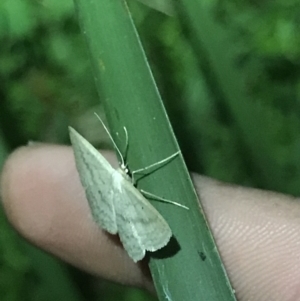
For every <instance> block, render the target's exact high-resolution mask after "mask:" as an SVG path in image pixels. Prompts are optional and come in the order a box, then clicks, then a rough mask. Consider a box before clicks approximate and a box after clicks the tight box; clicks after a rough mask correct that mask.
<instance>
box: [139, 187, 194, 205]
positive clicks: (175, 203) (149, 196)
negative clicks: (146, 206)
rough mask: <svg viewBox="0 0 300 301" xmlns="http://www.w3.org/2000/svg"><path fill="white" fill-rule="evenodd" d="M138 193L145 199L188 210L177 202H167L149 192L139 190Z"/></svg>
mask: <svg viewBox="0 0 300 301" xmlns="http://www.w3.org/2000/svg"><path fill="white" fill-rule="evenodd" d="M140 192H141V193H142V194H143V195H144V196H145V197H148V198H150V199H153V200H157V201H160V202H164V203H168V204H172V205H175V206H178V207H181V208H184V209H186V210H189V209H190V208H189V207H187V206H184V205H182V204H179V203H177V202H174V201H171V200H168V199H165V198H162V197H160V196H157V195H155V194H153V193H150V192H147V191H145V190H142V189H141V190H140Z"/></svg>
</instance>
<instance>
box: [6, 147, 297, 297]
mask: <svg viewBox="0 0 300 301" xmlns="http://www.w3.org/2000/svg"><path fill="white" fill-rule="evenodd" d="M103 155H104V156H105V157H106V158H107V159H108V160H109V161H110V162H111V163H112V164H113V165H114V166H116V160H115V157H114V156H113V155H112V153H109V152H104V153H103ZM193 180H194V184H195V186H196V189H197V191H198V194H199V195H200V197H201V202H202V204H203V206H204V209H205V212H206V214H207V217H208V220H209V223H210V226H211V229H212V231H213V234H214V237H215V239H216V242H217V245H218V247H219V250H220V253H221V256H222V258H223V261H224V263H225V266H226V269H227V271H228V274H229V277H230V279H231V282H232V285H233V287H234V289H235V291H236V295H237V297H238V300H241V301H243V300H245V301H246V300H247V301H265V300H266V301H294V300H295V301H296V300H300V260H299V257H300V202H299V199H296V198H293V197H290V196H287V195H283V194H278V193H274V192H269V191H263V190H257V189H251V188H243V187H239V186H232V185H227V184H225V183H221V182H218V181H215V180H212V179H209V178H206V177H203V176H200V175H193ZM0 191H1V197H2V201H3V205H4V208H5V211H6V214H7V216H8V219H9V221H10V222H11V224H12V225H13V226H14V227H15V228H16V230H17V231H18V232H19V233H20V234H21V235H22V236H24V237H25V238H26V239H27V240H29V241H30V242H32V243H33V244H35V245H37V246H38V247H40V248H42V249H44V250H46V251H48V252H50V253H52V254H54V255H55V256H57V257H59V258H61V259H63V260H65V261H66V262H69V263H71V264H73V265H74V266H77V267H78V268H80V269H83V270H85V271H87V272H89V273H91V274H93V275H97V276H100V277H105V278H107V279H110V280H113V281H116V282H120V283H123V284H127V285H133V286H139V287H142V288H145V289H147V290H150V291H154V288H153V284H152V281H151V278H150V276H149V273H147V267H146V265H145V264H144V263H143V262H140V263H138V264H135V263H134V262H133V261H132V260H131V259H130V258H129V257H128V255H127V254H126V252H125V251H124V250H123V248H122V246H121V244H120V243H119V242H118V241H117V240H115V239H111V236H109V235H107V233H106V232H105V231H102V230H101V229H99V228H98V227H97V225H96V224H95V223H94V222H93V221H92V219H91V216H90V212H89V208H88V204H87V202H86V200H85V195H84V191H83V188H82V186H81V184H80V181H79V177H78V173H77V171H76V168H75V163H74V157H73V153H72V149H71V148H70V147H66V146H55V145H43V144H41V145H33V146H27V147H22V148H20V149H18V150H17V151H15V152H14V153H13V154H12V155H11V156H10V157H9V158H8V160H7V162H6V164H5V166H4V169H3V172H2V176H1V189H0Z"/></svg>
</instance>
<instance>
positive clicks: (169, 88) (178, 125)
mask: <svg viewBox="0 0 300 301" xmlns="http://www.w3.org/2000/svg"><path fill="white" fill-rule="evenodd" d="M206 2H210V6H211V7H212V8H213V9H212V13H211V18H212V19H213V20H214V22H215V23H216V24H218V25H219V26H221V27H222V28H223V29H224V30H225V31H226V34H227V36H228V39H229V40H230V43H229V45H230V47H232V48H231V49H230V51H231V53H234V64H235V66H234V67H235V68H236V70H238V71H239V72H240V73H241V74H243V77H244V82H245V92H246V94H247V99H236V100H235V101H236V102H238V103H240V105H241V106H243V105H245V106H246V105H247V106H249V107H251V111H249V114H251V116H250V118H251V120H252V123H251V124H250V126H248V127H247V133H245V131H244V132H243V131H241V129H240V124H239V122H237V121H236V118H235V117H234V116H233V113H232V111H231V102H230V101H229V100H228V99H227V100H226V97H225V98H224V95H223V94H222V91H220V85H219V84H218V82H216V81H215V80H213V76H212V74H213V73H214V71H215V70H211V68H210V67H211V66H210V65H209V63H208V59H207V58H208V57H209V54H210V52H212V51H213V50H214V49H212V48H210V49H209V48H208V49H203V53H202V52H201V53H197V52H196V51H195V48H194V47H193V45H192V43H191V41H190V39H189V35H188V34H187V32H186V31H185V30H182V24H181V23H180V22H179V21H178V19H177V18H170V17H167V16H165V15H163V14H161V13H159V12H156V11H153V10H151V9H148V8H146V7H144V6H143V5H141V4H138V3H135V2H131V3H130V4H131V9H132V12H133V16H134V19H135V21H136V24H137V26H138V29H139V32H140V34H141V38H142V40H143V43H144V46H145V48H146V51H147V55H148V57H149V61H150V64H151V66H152V69H153V71H154V74H155V78H156V80H157V82H158V86H159V89H160V91H161V93H162V95H163V98H164V100H165V104H166V107H167V110H168V112H169V115H170V118H171V121H172V124H173V126H174V129H175V133H176V135H177V137H178V140H179V142H180V145H181V147H182V150H183V153H184V155H185V158H186V161H187V163H188V165H189V167H190V169H191V170H193V171H196V172H201V173H203V174H206V175H209V176H212V177H215V178H219V179H221V180H225V181H230V182H235V183H239V184H244V185H251V186H256V187H261V188H267V189H274V190H276V189H277V190H279V191H282V192H285V193H291V194H294V195H299V194H300V188H299V187H300V185H299V182H300V156H299V153H300V152H299V149H300V135H299V128H300V127H299V126H300V118H299V116H300V114H299V113H300V102H299V99H300V19H299V17H298V16H299V14H300V4H299V1H296V0H289V1H285V0H277V1H265V2H259V1H255V0H247V1H239V2H238V3H237V2H236V1H232V0H227V1H216V0H215V1H213V0H211V1H206ZM207 34H208V35H209V34H210V33H207ZM0 45H1V48H0V126H1V128H0V131H1V135H2V136H1V139H0V166H2V164H3V161H4V158H5V157H6V155H7V153H8V151H9V150H12V149H14V148H15V147H17V146H19V145H22V144H25V143H27V141H28V140H42V141H52V142H66V141H67V125H68V124H70V123H72V124H74V123H77V125H78V126H80V127H81V128H82V131H81V132H83V133H84V135H85V136H87V137H91V136H93V139H92V140H93V142H95V143H100V142H103V140H104V139H105V138H106V137H104V138H103V137H101V135H100V134H99V137H97V135H98V131H97V127H95V126H94V123H93V121H92V119H93V118H94V117H93V114H90V111H89V110H90V109H91V108H92V107H94V106H95V105H99V100H98V97H97V94H96V91H95V87H94V82H93V75H92V72H91V66H90V62H89V60H88V56H87V53H86V49H85V45H84V43H83V38H82V36H81V34H80V31H79V27H78V24H77V21H76V17H75V14H74V8H73V2H72V1H71V0H65V1H60V0H51V1H50V0H44V1H39V0H3V1H1V2H0ZM218 47H220V49H222V47H223V45H222V44H220V45H219V46H218ZM227 50H228V49H227ZM220 65H221V64H220ZM218 67H220V68H221V67H222V66H217V68H218ZM225 72H226V70H225ZM231 101H232V100H231ZM246 102H247V103H246ZM96 110H97V111H98V110H101V108H99V107H97V109H96ZM87 112H88V113H87ZM237 114H239V117H240V118H241V119H243V118H245V119H246V118H249V116H246V115H244V116H243V114H245V113H244V112H243V111H241V112H238V113H237ZM86 116H88V117H86ZM99 131H101V129H100V126H99ZM91 132H92V134H91ZM247 135H248V137H250V138H249V139H250V140H249V139H248V140H247V143H251V146H252V148H249V144H247V143H246V142H245V139H244V138H245V136H247ZM257 137H258V138H257ZM249 141H250V142H249ZM255 150H258V154H255V155H253V153H254V152H255ZM265 158H268V159H270V162H271V163H272V164H271V165H272V168H269V167H266V166H267V162H266V160H265ZM268 164H269V163H268ZM261 174H264V177H261ZM275 175H276V176H277V178H276V176H275ZM278 175H280V177H279V176H278ZM266 178H267V180H265V179H266ZM275 178H276V180H275ZM262 179H263V180H262ZM278 179H279V180H278ZM278 181H279V182H278ZM0 226H1V230H0V263H1V276H0V299H1V300H3V301H17V300H54V297H53V299H51V297H49V296H50V295H48V298H44V297H41V296H46V295H47V293H45V292H44V294H41V293H40V292H39V290H40V288H39V283H40V282H39V281H40V280H41V279H43V281H45V282H47V281H49V280H47V277H43V276H42V272H41V270H40V269H36V268H35V267H34V266H33V264H32V262H31V260H30V252H33V251H28V248H26V247H24V246H23V242H22V241H20V239H19V238H18V237H17V235H16V234H15V232H14V231H13V230H12V229H11V228H10V227H9V226H8V224H7V222H6V220H5V218H4V216H3V213H1V216H0ZM28 254H29V255H28ZM43 258H44V257H43ZM41 260H43V259H41ZM53 264H54V263H53ZM41 266H44V265H43V264H41ZM61 273H64V272H63V271H61ZM80 276H82V277H83V274H80ZM85 277H87V276H85ZM74 278H76V277H70V279H69V281H70V283H69V284H68V285H69V286H70V290H72V285H74V283H76V281H75V280H74ZM64 283H66V282H64ZM76 284H77V285H78V286H79V291H82V292H84V293H83V294H82V296H87V295H88V296H89V298H88V299H90V298H91V297H90V296H91V294H89V293H87V292H86V290H87V288H84V287H80V283H79V282H78V283H76ZM66 285H67V284H66ZM40 287H47V285H46V286H42V285H41V286H40ZM88 289H90V290H92V288H91V287H88ZM99 292H100V293H99ZM74 293H75V294H77V289H74ZM98 293H99V294H101V296H102V297H101V300H116V299H117V300H146V299H147V298H148V296H146V295H144V294H142V293H141V292H140V291H135V290H130V291H128V290H126V292H125V291H124V289H123V288H122V289H121V288H120V289H116V288H115V286H112V285H111V284H107V283H106V282H105V283H104V282H103V285H101V286H100V289H97V293H94V294H92V296H94V297H95V296H96V295H97V294H98ZM37 296H39V297H37ZM53 296H54V295H53ZM82 296H81V295H80V296H79V295H78V299H84V298H85V297H82ZM149 298H150V297H149Z"/></svg>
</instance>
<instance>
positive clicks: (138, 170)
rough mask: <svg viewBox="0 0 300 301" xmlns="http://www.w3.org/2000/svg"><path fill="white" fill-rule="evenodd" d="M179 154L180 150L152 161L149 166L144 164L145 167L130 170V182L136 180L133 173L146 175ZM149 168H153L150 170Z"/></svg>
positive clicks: (134, 182)
mask: <svg viewBox="0 0 300 301" xmlns="http://www.w3.org/2000/svg"><path fill="white" fill-rule="evenodd" d="M179 154H181V151H178V152H176V153H174V154H173V155H171V156H169V157H167V158H165V159H163V160H160V161H158V162H156V163H153V164H151V165H149V166H146V167H143V168H140V169H137V170H134V171H132V172H131V179H132V182H133V184H136V180H135V178H134V176H135V175H138V174H143V175H146V174H149V173H150V172H152V171H155V170H157V169H159V168H161V167H162V166H164V165H165V164H167V163H168V162H170V161H171V160H172V159H174V158H175V157H177V156H178V155H179ZM151 169H153V170H152V171H151Z"/></svg>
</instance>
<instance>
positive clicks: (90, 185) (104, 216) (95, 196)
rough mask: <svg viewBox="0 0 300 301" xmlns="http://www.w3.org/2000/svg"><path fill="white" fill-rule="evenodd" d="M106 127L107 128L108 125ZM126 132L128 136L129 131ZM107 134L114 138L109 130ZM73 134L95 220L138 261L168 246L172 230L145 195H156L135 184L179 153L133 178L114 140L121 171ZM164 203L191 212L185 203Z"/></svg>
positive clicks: (72, 141) (78, 166) (79, 167)
mask: <svg viewBox="0 0 300 301" xmlns="http://www.w3.org/2000/svg"><path fill="white" fill-rule="evenodd" d="M100 121H101V119H100ZM101 122H102V121H101ZM102 124H103V122H102ZM103 126H104V128H105V129H106V127H105V125H104V124H103ZM124 130H125V133H126V137H127V131H126V128H124ZM106 131H107V133H108V135H109V137H110V138H111V139H112V137H111V135H110V133H109V132H108V130H107V129H106ZM69 132H70V138H71V143H72V146H73V151H74V155H75V161H76V167H77V170H78V173H79V177H80V180H81V183H82V185H83V187H84V189H85V194H86V198H87V200H88V203H89V206H90V208H91V212H92V216H93V219H94V221H95V222H96V223H97V224H98V225H99V226H100V227H101V228H102V229H104V230H106V231H107V232H109V233H111V234H117V233H118V234H119V237H120V240H121V242H122V244H123V246H124V248H125V250H126V251H127V253H128V255H129V256H130V257H131V258H132V259H133V261H134V262H137V261H139V260H141V259H143V258H144V256H145V253H146V251H151V252H154V251H157V250H159V249H161V248H162V247H164V246H166V245H167V243H168V242H169V240H170V238H171V236H172V231H171V229H170V227H169V225H168V223H167V222H166V221H165V220H164V218H163V217H162V216H161V214H160V213H159V212H158V211H157V210H156V209H155V208H154V207H153V206H152V205H151V204H150V203H149V201H148V200H147V199H145V197H144V196H143V194H142V193H144V194H145V195H148V196H150V197H155V196H154V195H152V194H151V193H147V192H145V191H139V190H138V189H136V188H135V187H134V185H133V184H134V183H133V182H132V181H134V178H133V176H134V174H136V173H139V172H143V171H145V170H146V169H148V168H152V167H155V166H157V164H165V163H166V162H167V161H169V160H171V159H172V158H174V157H175V156H177V155H178V153H175V154H173V155H172V156H170V157H168V158H166V159H164V160H162V161H160V162H158V163H155V164H152V165H151V166H149V167H147V168H144V169H140V170H137V171H135V172H132V178H131V177H130V176H129V175H128V172H129V171H128V169H127V168H126V165H125V162H124V159H123V156H122V155H121V152H120V151H119V149H118V148H117V146H116V144H115V142H114V141H113V139H112V142H113V144H114V145H115V147H116V150H117V151H118V153H119V155H120V158H121V164H120V168H119V169H118V170H115V169H114V168H113V167H112V166H111V165H110V164H109V163H108V161H107V160H106V159H105V158H104V157H103V156H102V155H101V154H100V153H99V152H98V150H96V149H95V148H94V147H93V146H92V145H91V144H90V143H89V142H88V141H87V140H86V139H85V138H83V137H82V136H81V135H80V134H79V133H78V132H76V131H75V130H74V129H73V128H71V127H69ZM126 140H128V139H126ZM155 198H157V197H155ZM162 200H163V201H166V202H170V203H173V204H176V205H178V206H181V207H184V208H186V209H188V208H187V207H185V206H183V205H181V204H178V203H175V202H172V201H168V200H164V199H162Z"/></svg>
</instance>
